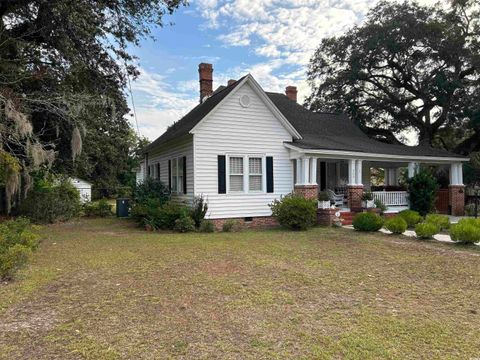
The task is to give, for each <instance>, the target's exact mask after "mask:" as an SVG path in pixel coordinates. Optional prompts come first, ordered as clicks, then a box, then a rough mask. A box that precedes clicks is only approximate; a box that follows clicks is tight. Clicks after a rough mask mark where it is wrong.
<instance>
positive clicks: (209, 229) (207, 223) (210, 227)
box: [198, 219, 215, 233]
mask: <svg viewBox="0 0 480 360" xmlns="http://www.w3.org/2000/svg"><path fill="white" fill-rule="evenodd" d="M198 230H199V231H200V232H204V233H213V232H215V224H214V223H213V221H211V220H205V219H203V220H202V222H201V223H200V227H199V229H198Z"/></svg>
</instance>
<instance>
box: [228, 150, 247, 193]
mask: <svg viewBox="0 0 480 360" xmlns="http://www.w3.org/2000/svg"><path fill="white" fill-rule="evenodd" d="M243 160H244V159H243V157H240V156H232V157H229V174H230V175H229V180H230V186H229V191H230V192H243V191H244V187H243V185H244V184H243V183H244V179H243V176H244V167H243Z"/></svg>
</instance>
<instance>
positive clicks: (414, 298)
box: [0, 219, 480, 359]
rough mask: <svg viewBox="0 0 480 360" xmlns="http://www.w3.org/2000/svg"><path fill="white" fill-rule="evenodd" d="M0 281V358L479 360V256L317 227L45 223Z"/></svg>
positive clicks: (429, 244) (474, 252) (439, 246)
mask: <svg viewBox="0 0 480 360" xmlns="http://www.w3.org/2000/svg"><path fill="white" fill-rule="evenodd" d="M44 235H45V239H44V241H43V242H42V244H41V246H40V249H39V250H38V252H37V253H36V254H35V258H34V260H33V261H32V263H31V265H30V266H29V267H28V268H26V269H25V270H24V271H21V272H20V273H19V278H18V279H17V280H16V281H14V282H13V283H10V284H7V285H5V284H4V285H2V286H0V299H1V300H0V358H4V359H29V358H31V359H54V358H58V359H79V358H81V359H132V358H152V359H153V358H161V359H169V358H184V359H199V358H205V359H215V358H221V359H262V358H264V359H267V358H268V359H270V358H319V359H322V358H325V359H328V358H346V359H369V358H382V359H383V358H387V359H388V358H391V359H395V358H475V357H480V350H479V349H480V337H479V333H478V329H479V328H480V315H479V314H478V311H477V309H478V304H479V301H480V292H479V290H478V289H480V262H479V255H480V252H479V251H477V250H476V249H473V248H465V247H458V246H453V245H448V244H438V243H433V242H419V241H415V240H412V239H407V238H404V237H401V236H387V235H382V234H360V233H356V232H353V231H350V230H342V229H326V228H317V229H313V230H311V231H308V232H302V233H297V232H287V231H281V230H269V231H261V232H253V231H245V232H240V233H232V234H228V233H215V234H181V235H180V234H171V233H147V232H144V231H141V230H139V229H137V228H135V227H133V225H132V224H131V223H130V222H129V221H124V220H116V219H90V220H80V221H75V222H73V223H69V224H57V225H55V226H51V227H46V228H45V229H44Z"/></svg>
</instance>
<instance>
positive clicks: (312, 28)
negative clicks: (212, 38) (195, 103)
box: [196, 0, 437, 101]
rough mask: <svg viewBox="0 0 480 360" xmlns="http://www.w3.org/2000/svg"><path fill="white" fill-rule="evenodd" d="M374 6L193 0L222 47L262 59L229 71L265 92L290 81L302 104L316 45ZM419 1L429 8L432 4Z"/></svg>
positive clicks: (366, 0) (343, 0)
mask: <svg viewBox="0 0 480 360" xmlns="http://www.w3.org/2000/svg"><path fill="white" fill-rule="evenodd" d="M378 1H379V0H290V1H284V0H232V1H226V0H223V1H221V0H219V1H217V0H197V1H196V4H197V6H198V7H199V9H202V11H201V14H202V16H203V18H204V19H205V21H206V24H205V25H204V28H215V29H219V30H221V31H222V35H220V36H218V40H220V41H221V42H222V43H223V44H224V45H225V46H227V47H228V46H235V47H239V46H240V47H242V46H243V47H248V48H249V49H248V50H249V51H251V52H253V53H255V54H256V55H259V56H261V57H265V61H262V62H260V63H258V64H255V65H251V66H250V67H238V68H236V69H232V71H233V72H234V71H235V70H238V69H239V68H242V69H243V70H249V71H250V72H251V73H252V74H253V75H254V76H255V77H256V78H257V80H258V81H259V82H260V84H261V85H262V86H263V87H265V89H266V90H273V91H278V90H283V89H284V88H285V86H286V85H289V84H290V85H293V82H295V84H296V85H297V86H298V88H299V100H300V101H303V98H304V97H305V96H306V95H307V93H308V87H307V84H306V82H305V70H306V65H307V64H308V62H309V60H310V57H311V56H312V55H313V52H314V50H315V49H316V47H317V46H318V45H319V43H320V41H321V40H322V39H323V38H325V37H329V36H333V35H337V34H340V33H342V32H344V31H345V30H346V29H348V28H350V27H351V26H353V25H355V24H358V23H360V22H361V21H362V20H363V19H364V17H365V14H366V13H367V12H368V9H369V8H371V7H372V6H374V5H375V4H376V3H377V2H378ZM419 2H420V3H423V4H430V5H431V4H434V3H436V2H437V0H420V1H419ZM272 65H273V67H272ZM242 75H243V74H242ZM286 80H289V82H285V81H286Z"/></svg>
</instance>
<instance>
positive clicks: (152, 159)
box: [148, 135, 194, 203]
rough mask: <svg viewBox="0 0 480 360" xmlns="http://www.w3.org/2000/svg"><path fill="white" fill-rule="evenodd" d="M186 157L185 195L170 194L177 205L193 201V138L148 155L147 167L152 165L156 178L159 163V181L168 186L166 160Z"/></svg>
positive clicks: (183, 139) (174, 143) (189, 137)
mask: <svg viewBox="0 0 480 360" xmlns="http://www.w3.org/2000/svg"><path fill="white" fill-rule="evenodd" d="M182 156H186V157H187V193H186V194H175V193H173V194H172V200H173V201H175V202H179V203H184V202H185V203H190V202H191V201H192V199H193V193H194V189H193V137H192V136H191V135H189V136H187V137H185V138H182V139H179V140H175V141H173V142H169V143H167V144H166V145H163V146H161V147H159V148H156V149H155V150H154V151H152V152H150V153H149V154H148V165H154V168H155V176H156V171H157V170H156V166H157V165H156V164H157V163H159V162H160V181H162V182H163V183H164V184H165V186H168V160H171V159H173V158H175V157H182Z"/></svg>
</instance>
